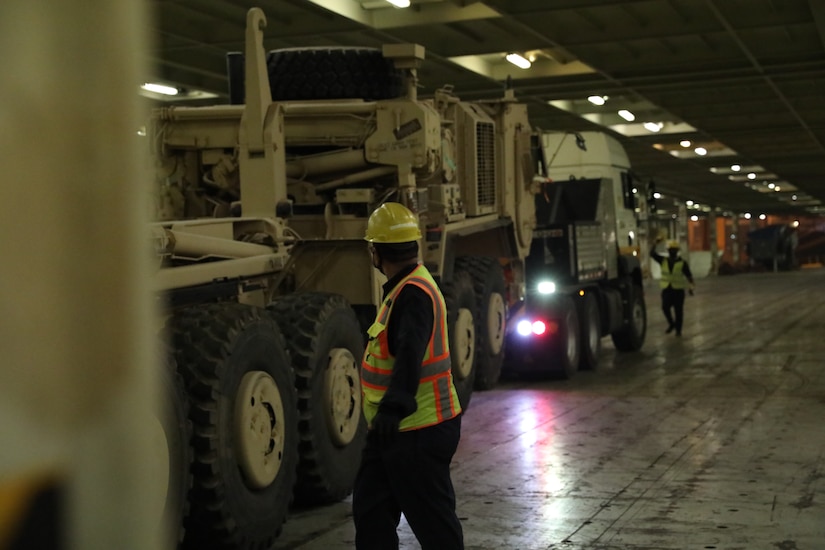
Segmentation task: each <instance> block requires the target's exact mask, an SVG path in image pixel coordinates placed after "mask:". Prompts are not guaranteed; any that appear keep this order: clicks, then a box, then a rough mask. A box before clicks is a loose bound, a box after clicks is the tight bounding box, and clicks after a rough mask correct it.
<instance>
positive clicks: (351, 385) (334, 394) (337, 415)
mask: <svg viewBox="0 0 825 550" xmlns="http://www.w3.org/2000/svg"><path fill="white" fill-rule="evenodd" d="M322 406H323V408H324V410H325V411H326V412H327V413H328V415H329V416H328V417H327V420H328V422H327V426H328V428H329V435H330V438H331V439H332V441H333V442H334V443H335V444H336V445H339V446H342V447H343V446H345V445H348V444H349V443H351V442H352V440H353V439H354V438H355V434H356V432H357V431H358V424H359V423H360V421H361V380H360V372H359V367H358V363H357V362H356V360H355V356H353V355H352V352H350V350H348V349H347V348H334V349H332V350H330V352H329V364H328V366H327V369H326V373H325V375H324V403H323V404H322Z"/></svg>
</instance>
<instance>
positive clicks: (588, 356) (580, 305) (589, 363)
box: [576, 292, 602, 370]
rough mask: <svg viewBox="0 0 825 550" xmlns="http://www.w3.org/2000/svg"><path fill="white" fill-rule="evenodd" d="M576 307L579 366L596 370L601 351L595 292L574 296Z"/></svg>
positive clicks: (600, 331) (599, 321)
mask: <svg viewBox="0 0 825 550" xmlns="http://www.w3.org/2000/svg"><path fill="white" fill-rule="evenodd" d="M576 309H577V311H576V313H578V317H579V333H580V335H581V355H580V359H579V368H580V369H582V370H598V368H599V355H600V354H601V351H602V327H601V316H600V314H599V303H598V301H597V300H596V294H595V293H593V292H585V294H584V296H581V297H579V298H576Z"/></svg>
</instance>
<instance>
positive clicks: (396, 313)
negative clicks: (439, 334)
mask: <svg viewBox="0 0 825 550" xmlns="http://www.w3.org/2000/svg"><path fill="white" fill-rule="evenodd" d="M416 267H418V265H417V264H411V265H409V266H407V267H404V268H403V269H402V270H401V271H399V272H398V273H396V274H395V275H394V276H393V277H392V279H390V280H389V281H387V282H386V284H384V298H386V297H387V294H389V293H390V292H391V291H392V290H393V289H394V288H395V287H396V286H397V285H398V282H399V281H401V279H403V278H404V277H406V276H407V275H409V274H410V273H411V272H412V271H413V270H414V269H415V268H416ZM434 324H435V319H434V317H433V301H432V299H431V298H430V296H429V295H428V294H427V293H426V292H424V291H423V290H421V289H420V288H419V287H417V286H415V285H406V286H404V288H402V289H401V292H399V293H398V296H396V297H395V304H393V306H392V312H391V313H390V318H389V320H388V322H387V345H388V346H389V352H390V355H392V356H393V357H395V364H394V366H393V370H392V375H391V376H390V384H389V388H388V389H387V391H386V393H385V394H384V397H383V398H382V399H381V403H380V405H379V406H378V410H379V412H390V413H393V414H398V415H400V416H401V418H404V417H407V416H409V415H411V414H412V413H414V412H415V411H416V409H417V408H418V405H417V404H416V402H415V394H416V392H417V391H418V383H419V379H420V378H421V362H422V361H423V360H424V354H425V353H426V351H427V345H428V344H429V343H430V335H431V334H432V331H433V326H434Z"/></svg>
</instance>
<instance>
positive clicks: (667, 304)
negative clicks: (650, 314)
mask: <svg viewBox="0 0 825 550" xmlns="http://www.w3.org/2000/svg"><path fill="white" fill-rule="evenodd" d="M671 310H673V314H672V315H671ZM662 311H663V312H664V314H665V319H667V322H668V325H670V326H672V327H673V328H675V329H676V334H680V333H681V332H682V321H683V320H684V317H685V290H684V289H683V288H680V289H675V288H673V287H667V288H664V289H662Z"/></svg>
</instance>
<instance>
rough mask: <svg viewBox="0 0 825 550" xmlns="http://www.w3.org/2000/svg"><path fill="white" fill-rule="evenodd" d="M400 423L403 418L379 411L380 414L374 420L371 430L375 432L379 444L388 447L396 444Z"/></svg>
mask: <svg viewBox="0 0 825 550" xmlns="http://www.w3.org/2000/svg"><path fill="white" fill-rule="evenodd" d="M400 423H401V418H400V417H399V416H398V415H396V414H392V413H389V412H384V411H378V414H376V415H375V418H373V419H372V425H371V426H370V430H371V431H372V432H373V434H374V437H375V438H377V439H378V442H379V444H380V445H381V446H384V447H387V446H389V445H392V444H393V443H394V442H395V438H396V436H397V435H398V425H399V424H400Z"/></svg>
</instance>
